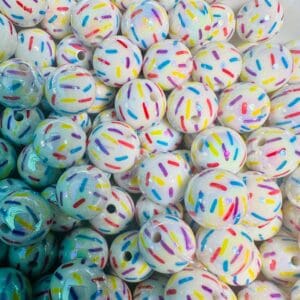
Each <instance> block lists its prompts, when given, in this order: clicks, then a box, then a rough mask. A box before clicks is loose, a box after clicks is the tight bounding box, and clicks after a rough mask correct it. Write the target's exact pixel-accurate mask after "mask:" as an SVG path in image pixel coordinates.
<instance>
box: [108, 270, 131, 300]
mask: <svg viewBox="0 0 300 300" xmlns="http://www.w3.org/2000/svg"><path fill="white" fill-rule="evenodd" d="M106 285H107V288H108V290H109V300H121V299H122V300H132V294H131V291H130V289H129V287H128V285H127V284H126V282H125V281H123V280H122V279H120V278H119V277H117V276H113V275H107V276H106Z"/></svg>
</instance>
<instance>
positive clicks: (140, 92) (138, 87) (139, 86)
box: [137, 82, 144, 98]
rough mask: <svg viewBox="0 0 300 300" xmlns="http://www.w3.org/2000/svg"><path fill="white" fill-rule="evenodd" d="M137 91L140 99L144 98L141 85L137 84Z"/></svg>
mask: <svg viewBox="0 0 300 300" xmlns="http://www.w3.org/2000/svg"><path fill="white" fill-rule="evenodd" d="M137 90H138V92H139V95H140V97H141V98H144V92H143V87H142V85H141V83H140V82H139V83H138V84H137Z"/></svg>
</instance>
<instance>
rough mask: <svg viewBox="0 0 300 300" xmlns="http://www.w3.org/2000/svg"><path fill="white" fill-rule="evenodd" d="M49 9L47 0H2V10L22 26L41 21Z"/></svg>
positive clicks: (0, 5) (30, 25) (32, 24)
mask: <svg viewBox="0 0 300 300" xmlns="http://www.w3.org/2000/svg"><path fill="white" fill-rule="evenodd" d="M47 9H48V1H47V0H36V1H31V0H22V1H18V0H11V1H9V2H8V1H5V0H3V1H1V3H0V10H1V11H2V13H3V14H4V15H6V16H7V17H8V18H9V19H10V20H11V21H12V22H13V23H14V24H15V25H17V26H20V27H33V26H35V25H37V24H38V23H40V22H41V21H42V19H43V18H44V16H45V14H46V11H47Z"/></svg>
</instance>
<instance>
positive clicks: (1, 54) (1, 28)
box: [0, 4, 18, 63]
mask: <svg viewBox="0 0 300 300" xmlns="http://www.w3.org/2000/svg"><path fill="white" fill-rule="evenodd" d="M0 5H1V4H0ZM0 36H1V45H0V63H1V62H3V61H5V60H7V59H9V58H11V57H12V56H13V55H14V54H15V52H16V49H17V44H18V39H17V32H16V29H15V27H14V25H13V23H12V22H11V21H10V20H9V19H8V18H6V17H5V16H4V15H2V14H1V13H0Z"/></svg>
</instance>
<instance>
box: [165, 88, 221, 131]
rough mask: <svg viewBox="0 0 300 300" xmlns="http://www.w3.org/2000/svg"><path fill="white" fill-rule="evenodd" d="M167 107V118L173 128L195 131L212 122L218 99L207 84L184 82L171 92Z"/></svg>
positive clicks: (214, 117) (215, 113)
mask: <svg viewBox="0 0 300 300" xmlns="http://www.w3.org/2000/svg"><path fill="white" fill-rule="evenodd" d="M167 107H168V109H167V118H168V120H169V122H170V124H171V125H172V126H173V128H174V129H176V130H178V131H180V132H184V133H195V132H199V131H202V130H204V129H205V128H206V127H208V126H209V125H211V124H212V123H213V122H214V120H215V119H216V117H217V111H218V99H217V97H216V95H215V94H214V92H213V91H212V90H211V89H210V88H209V87H208V86H206V85H204V84H202V83H199V82H186V83H184V84H183V85H182V86H181V87H180V88H177V89H174V90H173V91H172V92H171V94H170V95H169V97H168V101H167Z"/></svg>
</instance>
